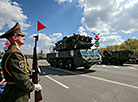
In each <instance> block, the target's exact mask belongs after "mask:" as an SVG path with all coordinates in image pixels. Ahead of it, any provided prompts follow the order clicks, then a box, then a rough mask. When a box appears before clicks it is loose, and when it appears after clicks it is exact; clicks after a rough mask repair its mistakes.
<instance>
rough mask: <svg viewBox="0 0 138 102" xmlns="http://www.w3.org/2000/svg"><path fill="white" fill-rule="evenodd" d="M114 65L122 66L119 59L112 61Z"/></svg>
mask: <svg viewBox="0 0 138 102" xmlns="http://www.w3.org/2000/svg"><path fill="white" fill-rule="evenodd" d="M112 65H120V62H119V60H118V59H112Z"/></svg>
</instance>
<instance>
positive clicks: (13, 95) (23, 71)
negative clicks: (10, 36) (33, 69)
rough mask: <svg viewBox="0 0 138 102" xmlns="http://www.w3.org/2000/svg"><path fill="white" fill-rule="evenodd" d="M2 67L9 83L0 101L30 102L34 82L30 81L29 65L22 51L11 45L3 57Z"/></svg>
mask: <svg viewBox="0 0 138 102" xmlns="http://www.w3.org/2000/svg"><path fill="white" fill-rule="evenodd" d="M2 68H3V74H4V77H5V79H6V81H7V84H6V87H5V89H4V92H3V93H2V96H1V101H0V102H28V99H29V94H30V92H31V91H33V89H34V84H33V83H32V82H31V81H30V74H29V72H30V71H29V67H28V65H27V61H26V58H25V56H24V55H23V54H22V52H20V51H19V50H18V49H17V48H16V47H15V46H11V47H10V48H9V49H8V51H7V52H6V53H5V55H4V57H3V59H2Z"/></svg>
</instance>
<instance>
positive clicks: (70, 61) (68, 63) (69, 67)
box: [66, 59, 75, 70]
mask: <svg viewBox="0 0 138 102" xmlns="http://www.w3.org/2000/svg"><path fill="white" fill-rule="evenodd" d="M66 67H67V69H69V70H74V69H75V67H74V62H73V61H72V60H71V59H70V60H67V62H66Z"/></svg>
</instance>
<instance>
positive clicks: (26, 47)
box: [21, 45, 33, 54]
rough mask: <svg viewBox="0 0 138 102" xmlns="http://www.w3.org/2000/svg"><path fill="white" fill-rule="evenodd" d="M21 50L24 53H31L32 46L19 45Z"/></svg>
mask: <svg viewBox="0 0 138 102" xmlns="http://www.w3.org/2000/svg"><path fill="white" fill-rule="evenodd" d="M21 50H22V52H23V53H24V54H33V46H31V45H23V46H21Z"/></svg>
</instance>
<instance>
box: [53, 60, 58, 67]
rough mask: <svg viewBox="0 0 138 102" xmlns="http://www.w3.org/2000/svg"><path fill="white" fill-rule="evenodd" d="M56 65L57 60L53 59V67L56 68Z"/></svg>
mask: <svg viewBox="0 0 138 102" xmlns="http://www.w3.org/2000/svg"><path fill="white" fill-rule="evenodd" d="M57 65H58V63H57V59H53V67H57Z"/></svg>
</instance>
